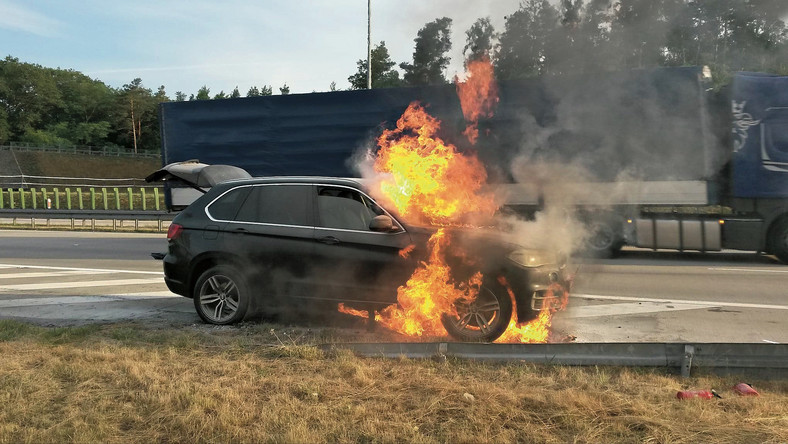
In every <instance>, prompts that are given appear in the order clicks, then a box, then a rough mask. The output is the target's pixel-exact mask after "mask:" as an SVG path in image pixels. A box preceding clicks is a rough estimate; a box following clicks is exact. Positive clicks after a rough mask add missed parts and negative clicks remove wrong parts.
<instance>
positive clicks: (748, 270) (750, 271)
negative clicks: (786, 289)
mask: <svg viewBox="0 0 788 444" xmlns="http://www.w3.org/2000/svg"><path fill="white" fill-rule="evenodd" d="M708 270H711V271H741V272H745V273H788V270H772V269H763V268H723V267H709V268H708Z"/></svg>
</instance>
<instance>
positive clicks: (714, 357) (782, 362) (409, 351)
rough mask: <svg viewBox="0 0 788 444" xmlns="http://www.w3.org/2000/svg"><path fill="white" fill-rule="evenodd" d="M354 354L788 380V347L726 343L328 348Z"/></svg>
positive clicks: (787, 345)
mask: <svg viewBox="0 0 788 444" xmlns="http://www.w3.org/2000/svg"><path fill="white" fill-rule="evenodd" d="M336 348H343V349H350V350H352V351H353V352H355V353H357V354H360V355H362V356H367V357H383V358H400V357H407V358H417V359H418V358H421V359H428V358H439V359H445V358H447V357H455V358H463V359H472V360H480V361H499V362H528V363H532V364H552V365H578V366H592V365H610V366H625V367H665V368H669V369H673V370H679V371H680V372H681V374H682V375H683V376H690V374H691V372H692V371H693V369H701V370H703V371H709V372H711V373H715V374H741V373H746V374H748V375H757V376H762V377H778V378H784V377H788V344H722V343H694V344H692V343H628V342H627V343H561V344H475V343H462V342H438V343H377V344H373V343H364V344H362V343H350V344H326V345H324V346H323V349H325V350H330V349H336Z"/></svg>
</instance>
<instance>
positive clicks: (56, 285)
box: [0, 278, 164, 291]
mask: <svg viewBox="0 0 788 444" xmlns="http://www.w3.org/2000/svg"><path fill="white" fill-rule="evenodd" d="M161 283H164V281H163V280H162V279H161V278H155V279H111V280H105V281H82V282H49V283H39V284H18V285H0V291H14V290H49V289H53V288H56V289H61V288H82V287H107V286H111V285H144V284H161Z"/></svg>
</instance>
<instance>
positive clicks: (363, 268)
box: [148, 164, 567, 341]
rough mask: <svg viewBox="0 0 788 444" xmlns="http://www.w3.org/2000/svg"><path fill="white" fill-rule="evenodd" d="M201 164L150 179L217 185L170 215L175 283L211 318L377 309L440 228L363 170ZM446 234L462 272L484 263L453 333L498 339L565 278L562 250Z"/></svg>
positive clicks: (169, 278)
mask: <svg viewBox="0 0 788 444" xmlns="http://www.w3.org/2000/svg"><path fill="white" fill-rule="evenodd" d="M204 167H206V166H205V165H203V164H195V165H191V166H187V167H181V168H180V172H179V168H178V167H176V168H172V166H171V165H168V167H165V168H164V169H162V170H159V171H157V172H156V173H154V174H152V175H151V176H149V177H148V180H149V181H152V180H160V179H175V178H177V179H180V180H181V181H182V182H187V183H189V184H190V185H191V186H192V187H193V188H197V189H202V187H205V186H209V185H212V187H211V188H210V190H209V191H207V192H206V193H205V194H203V195H202V196H200V197H199V198H197V199H196V200H195V201H194V202H193V203H191V204H190V205H188V206H187V207H186V208H185V209H184V210H183V211H182V212H181V213H180V214H178V215H177V216H176V217H175V218H174V219H173V221H172V224H171V225H170V228H169V231H168V233H167V240H168V251H167V254H166V255H165V256H164V258H163V261H164V274H165V278H164V279H165V282H166V283H167V286H168V287H169V288H170V290H172V291H173V292H174V293H177V294H180V295H183V296H186V297H189V298H192V299H193V300H194V306H195V309H196V310H197V313H198V315H199V316H200V318H202V319H203V320H204V321H205V322H208V323H212V324H231V323H235V322H238V321H241V320H243V319H244V318H247V317H250V316H253V315H256V314H274V313H277V312H278V311H280V310H290V309H293V308H296V309H307V310H310V311H311V310H331V311H336V309H337V304H338V303H343V304H344V305H345V306H347V307H351V308H355V309H358V310H365V311H369V312H373V311H374V310H380V309H382V308H384V307H386V306H388V305H391V304H396V303H397V288H398V287H399V286H401V285H403V284H405V282H406V281H407V280H408V278H409V277H410V276H411V275H412V273H413V272H414V270H415V269H416V267H417V266H418V265H419V263H420V262H422V261H424V260H426V255H427V253H428V246H427V240H428V239H429V237H430V235H431V234H433V233H434V232H435V230H436V229H435V228H432V227H429V228H427V227H417V226H411V225H408V224H407V223H405V222H404V221H403V220H401V219H400V218H399V217H397V215H396V214H394V213H392V212H389V211H387V210H386V209H384V208H382V207H381V206H379V205H378V204H377V203H376V202H375V201H374V200H373V199H372V198H371V197H370V196H369V194H367V192H366V191H365V188H364V186H363V185H362V183H361V181H360V180H354V179H339V178H327V177H265V178H250V177H248V174H246V173H245V171H243V170H240V173H239V174H238V175H236V176H235V177H242V178H241V179H236V180H229V181H224V182H222V183H218V184H215V183H214V182H216V181H219V180H224V179H227V178H228V177H233V172H234V171H235V170H237V169H235V170H234V169H233V167H225V166H221V167H224V169H222V168H218V167H220V166H219V165H215V166H211V167H208V168H204ZM184 172H185V173H184ZM211 172H213V173H214V176H215V177H213V178H211V177H209V176H211V174H209V173H211ZM448 234H449V235H450V236H453V237H454V238H455V239H456V241H455V242H453V243H452V245H454V246H456V247H455V248H452V249H448V250H447V251H445V252H443V253H442V254H444V255H445V256H446V257H445V259H446V262H447V263H448V264H449V265H451V270H452V273H453V277H456V278H457V282H460V281H462V280H463V279H466V278H467V277H469V276H470V275H471V274H474V273H476V272H481V273H482V275H483V281H482V286H481V290H480V291H479V293H478V296H477V300H474V301H465V302H463V303H461V302H458V303H457V304H456V309H457V310H456V313H455V314H453V315H449V314H447V315H444V316H443V318H442V323H443V325H444V326H445V328H446V330H447V331H448V333H449V334H451V335H452V336H453V337H455V338H457V339H460V340H469V341H493V340H495V339H496V338H498V337H499V336H500V335H502V334H503V333H504V331H505V330H506V328H507V327H508V325H509V321H510V319H511V317H512V315H513V311H516V313H514V315H515V316H517V318H516V320H517V321H518V323H521V322H526V321H529V320H531V319H533V318H535V317H536V316H537V315H538V313H539V311H540V310H541V309H542V308H543V306H544V305H545V304H547V303H550V300H551V299H552V297H551V296H550V295H548V293H550V292H551V290H549V288H555V286H564V287H565V286H566V284H567V283H566V278H567V276H566V274H565V269H566V267H565V264H563V263H560V261H559V260H558V259H556V257H555V256H554V255H550V254H548V253H546V252H544V251H538V250H531V249H525V248H523V247H520V246H517V245H513V244H511V243H507V242H504V241H503V240H501V238H500V237H499V236H498V235H497V234H495V233H492V232H481V231H480V230H461V229H457V230H450V231H449V232H448ZM403 251H406V252H408V254H402V252H403ZM468 253H470V254H468ZM469 257H473V259H472V260H469ZM507 287H508V288H507ZM509 290H511V293H513V298H514V301H513V300H512V296H510V294H509ZM294 306H295V307H294ZM515 307H516V309H515Z"/></svg>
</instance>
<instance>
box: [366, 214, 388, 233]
mask: <svg viewBox="0 0 788 444" xmlns="http://www.w3.org/2000/svg"><path fill="white" fill-rule="evenodd" d="M369 229H370V230H372V231H380V232H383V233H387V232H389V231H393V230H394V222H393V221H392V220H391V218H390V217H389V216H387V215H385V214H381V215H380V216H375V217H374V218H372V221H371V222H370V223H369Z"/></svg>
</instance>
